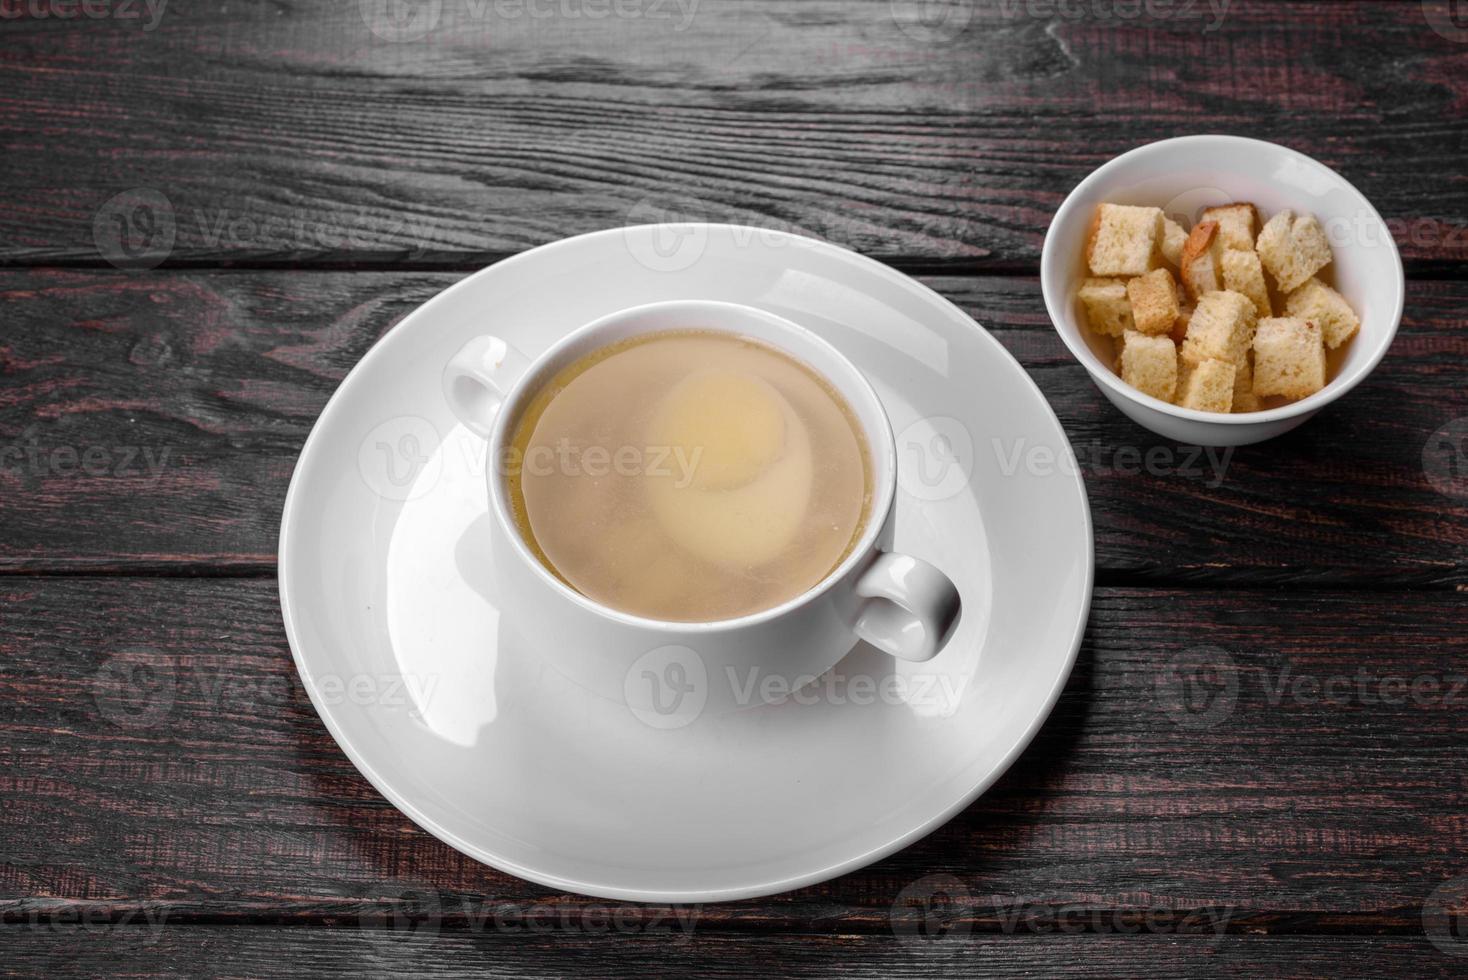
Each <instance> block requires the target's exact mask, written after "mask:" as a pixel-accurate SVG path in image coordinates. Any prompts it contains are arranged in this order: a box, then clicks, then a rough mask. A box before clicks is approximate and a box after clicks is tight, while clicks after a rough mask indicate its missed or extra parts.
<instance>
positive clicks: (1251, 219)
mask: <svg viewBox="0 0 1468 980" xmlns="http://www.w3.org/2000/svg"><path fill="white" fill-rule="evenodd" d="M1198 220H1199V221H1216V222H1217V223H1218V239H1219V241H1220V242H1221V243H1222V244H1223V247H1224V248H1225V249H1241V250H1243V251H1245V252H1252V251H1254V239H1255V238H1256V237H1257V236H1258V234H1259V231H1258V229H1259V209H1258V208H1256V207H1254V205H1252V204H1230V205H1228V206H1227V207H1222V208H1209V209H1208V210H1207V211H1204V212H1203V214H1202V215H1201V216H1200V217H1199V218H1198Z"/></svg>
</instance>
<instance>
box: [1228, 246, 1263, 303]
mask: <svg viewBox="0 0 1468 980" xmlns="http://www.w3.org/2000/svg"><path fill="white" fill-rule="evenodd" d="M1220 264H1221V265H1222V266H1223V288H1224V289H1232V290H1233V291H1234V292H1236V293H1243V294H1244V295H1245V296H1247V297H1249V299H1250V300H1251V301H1252V302H1253V303H1254V311H1255V312H1256V313H1257V314H1258V315H1259V316H1273V315H1274V311H1273V310H1272V309H1270V306H1269V287H1268V286H1267V285H1265V282H1264V265H1263V263H1261V262H1260V261H1259V254H1258V253H1257V252H1255V251H1254V250H1253V249H1250V250H1249V251H1247V252H1246V251H1243V250H1242V249H1236V248H1231V249H1227V250H1225V251H1224V253H1223V259H1222V261H1221V262H1220Z"/></svg>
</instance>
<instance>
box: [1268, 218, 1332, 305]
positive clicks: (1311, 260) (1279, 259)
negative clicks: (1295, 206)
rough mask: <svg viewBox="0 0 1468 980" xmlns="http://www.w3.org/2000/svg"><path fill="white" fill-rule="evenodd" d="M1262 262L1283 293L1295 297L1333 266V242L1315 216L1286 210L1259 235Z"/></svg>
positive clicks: (1271, 220)
mask: <svg viewBox="0 0 1468 980" xmlns="http://www.w3.org/2000/svg"><path fill="white" fill-rule="evenodd" d="M1258 251H1259V258H1260V259H1262V260H1263V261H1264V268H1266V269H1268V270H1269V274H1270V275H1271V276H1273V277H1274V282H1275V285H1277V286H1278V287H1279V291H1280V292H1282V293H1292V292H1294V291H1295V290H1297V289H1299V288H1300V287H1301V286H1303V285H1304V284H1305V280H1307V279H1309V278H1310V277H1311V276H1313V275H1315V273H1317V272H1319V271H1320V270H1321V269H1324V268H1325V267H1326V266H1328V265H1330V260H1331V252H1330V240H1329V239H1327V238H1326V237H1325V229H1324V228H1322V227H1321V226H1320V222H1318V221H1316V220H1315V216H1314V215H1310V214H1300V215H1297V214H1295V212H1293V211H1289V210H1285V211H1281V212H1280V213H1279V214H1277V215H1275V216H1274V217H1272V218H1270V219H1269V223H1268V224H1266V225H1265V226H1264V230H1263V231H1261V232H1260V233H1259V241H1258Z"/></svg>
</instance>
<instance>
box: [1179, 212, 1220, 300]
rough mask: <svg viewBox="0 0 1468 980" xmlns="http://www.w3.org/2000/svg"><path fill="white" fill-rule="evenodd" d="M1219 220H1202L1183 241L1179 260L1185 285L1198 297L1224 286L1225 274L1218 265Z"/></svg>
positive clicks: (1189, 292) (1189, 291)
mask: <svg viewBox="0 0 1468 980" xmlns="http://www.w3.org/2000/svg"><path fill="white" fill-rule="evenodd" d="M1221 250H1222V249H1221V247H1220V246H1219V244H1218V222H1216V221H1204V222H1200V223H1199V224H1198V226H1197V227H1196V228H1194V229H1193V231H1192V234H1190V235H1188V240H1187V241H1186V242H1184V243H1183V251H1182V258H1181V259H1180V260H1179V268H1180V270H1181V275H1182V280H1183V285H1184V286H1186V287H1187V288H1188V295H1189V296H1191V297H1193V298H1194V299H1197V298H1198V297H1199V296H1202V295H1203V294H1204V293H1211V292H1213V291H1215V290H1218V289H1222V288H1223V275H1222V272H1221V270H1220V269H1219V267H1218V253H1219V252H1220V251H1221Z"/></svg>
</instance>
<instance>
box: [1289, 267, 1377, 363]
mask: <svg viewBox="0 0 1468 980" xmlns="http://www.w3.org/2000/svg"><path fill="white" fill-rule="evenodd" d="M1285 310H1287V311H1288V312H1289V314H1290V316H1297V317H1300V318H1301V319H1303V320H1309V321H1310V322H1311V323H1314V324H1315V325H1317V326H1318V327H1320V331H1321V334H1322V335H1323V336H1324V337H1325V345H1326V346H1327V347H1329V348H1330V349H1331V350H1335V349H1336V348H1337V347H1339V346H1340V345H1341V344H1344V343H1345V342H1346V341H1348V340H1350V339H1351V338H1352V337H1354V336H1355V335H1356V331H1357V330H1359V329H1360V328H1361V318H1360V317H1358V316H1357V315H1356V311H1355V310H1353V309H1351V304H1350V303H1347V302H1346V298H1345V297H1344V296H1342V295H1341V294H1340V293H1338V292H1336V291H1335V290H1334V289H1331V288H1330V287H1329V286H1327V285H1326V284H1325V283H1323V282H1321V281H1320V280H1319V279H1315V278H1313V277H1312V278H1310V279H1307V280H1305V284H1304V285H1303V286H1301V287H1300V288H1299V289H1297V290H1295V291H1294V292H1292V293H1290V294H1289V295H1288V296H1286V297H1285Z"/></svg>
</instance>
